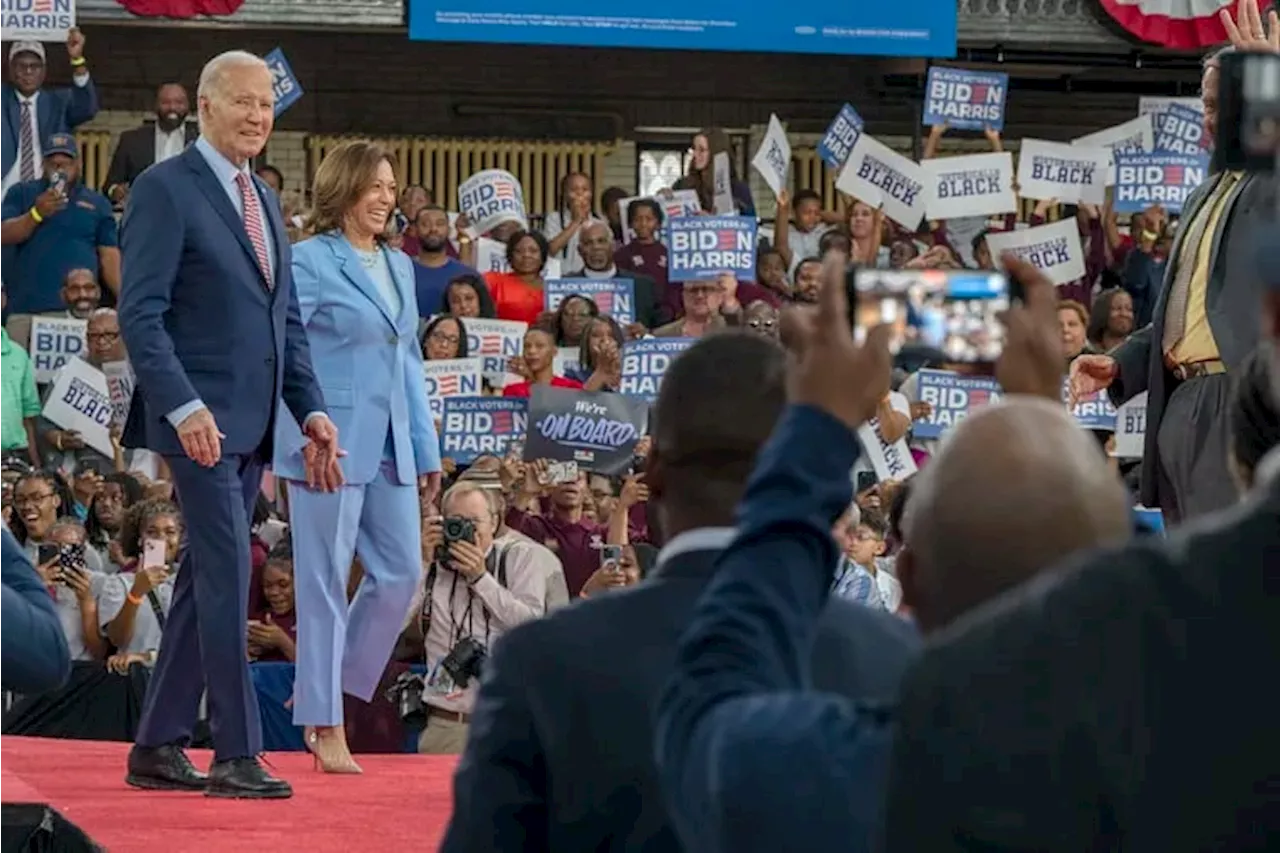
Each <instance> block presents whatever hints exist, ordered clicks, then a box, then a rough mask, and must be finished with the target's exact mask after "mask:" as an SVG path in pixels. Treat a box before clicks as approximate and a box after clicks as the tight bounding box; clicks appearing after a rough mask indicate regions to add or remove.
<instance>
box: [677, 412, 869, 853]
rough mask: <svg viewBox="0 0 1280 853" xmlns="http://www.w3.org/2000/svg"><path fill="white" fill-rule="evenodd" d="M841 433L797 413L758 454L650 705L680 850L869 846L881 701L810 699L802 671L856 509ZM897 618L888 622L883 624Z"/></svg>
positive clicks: (849, 446)
mask: <svg viewBox="0 0 1280 853" xmlns="http://www.w3.org/2000/svg"><path fill="white" fill-rule="evenodd" d="M857 456H858V441H857V438H856V436H855V434H854V432H853V431H852V430H850V429H849V428H848V427H847V426H845V425H844V424H842V423H840V422H839V421H837V420H835V419H834V418H832V417H831V416H830V415H828V414H826V413H824V412H822V411H819V410H817V409H813V408H809V407H804V406H792V407H791V408H790V409H788V410H787V413H786V414H785V415H784V416H783V419H782V421H781V423H780V424H779V426H778V428H777V430H775V432H774V435H773V437H772V438H771V439H770V440H769V443H768V444H767V445H766V446H765V448H764V449H763V450H762V451H761V454H760V460H759V462H758V464H757V465H756V470H755V473H754V474H753V475H752V477H751V481H750V483H749V484H748V486H747V491H746V494H745V495H744V497H743V501H742V503H741V505H740V506H739V510H738V538H737V539H736V540H735V541H734V543H733V544H732V545H730V546H729V548H727V549H726V550H725V551H724V553H723V554H722V555H721V557H720V566H719V571H718V572H717V573H716V576H715V578H714V579H713V580H712V581H711V583H710V585H709V586H708V588H707V591H706V593H704V594H703V596H702V598H701V600H700V601H699V602H698V605H697V607H696V608H695V610H694V613H693V620H692V623H691V624H690V626H689V629H688V630H687V631H686V632H685V634H684V637H683V638H682V640H681V642H680V647H679V650H678V652H677V658H676V663H675V666H674V670H673V673H672V676H671V679H670V680H669V682H668V684H667V689H666V690H665V692H664V693H663V694H662V696H661V698H660V700H659V702H658V707H657V740H656V756H657V761H658V766H659V769H660V779H661V782H662V787H663V792H664V794H665V795H666V798H667V806H668V808H670V809H671V816H672V821H673V823H675V825H676V828H677V830H678V831H679V833H680V838H681V840H682V841H683V842H684V843H685V848H686V849H688V850H698V851H700V852H701V851H706V852H707V853H711V852H712V851H723V853H749V852H750V851H755V850H758V851H762V853H764V851H767V853H783V852H784V851H788V850H794V851H797V853H821V851H824V850H832V851H841V853H856V851H860V850H867V849H870V848H871V847H872V844H873V839H874V837H875V834H876V830H877V827H878V824H879V817H880V809H881V803H882V802H883V794H884V786H885V778H886V776H887V769H888V756H889V752H890V746H891V734H892V731H891V727H890V718H889V703H878V704H877V705H871V704H869V703H855V702H851V701H850V700H849V699H848V698H846V697H844V696H839V695H836V694H835V693H831V692H825V693H824V692H821V691H822V687H823V685H822V684H821V683H820V682H818V681H817V680H816V679H815V678H814V672H813V671H812V670H811V663H810V661H811V659H812V655H813V653H814V651H815V650H816V649H815V644H816V646H817V648H821V645H822V639H821V635H820V634H819V625H820V620H819V614H821V613H822V611H823V608H824V607H825V606H826V605H827V600H828V597H829V590H830V587H831V581H832V576H833V574H834V570H835V567H836V564H837V560H838V557H839V553H838V549H837V547H836V544H835V542H834V540H832V538H831V533H830V531H831V525H832V523H833V522H834V521H835V519H836V517H837V516H839V515H840V513H841V512H843V511H844V510H845V508H847V507H848V506H849V502H850V500H851V499H852V497H853V489H852V485H851V483H850V482H849V475H848V472H849V470H850V469H851V468H852V467H853V464H854V462H855V461H856V460H857ZM889 618H893V617H889Z"/></svg>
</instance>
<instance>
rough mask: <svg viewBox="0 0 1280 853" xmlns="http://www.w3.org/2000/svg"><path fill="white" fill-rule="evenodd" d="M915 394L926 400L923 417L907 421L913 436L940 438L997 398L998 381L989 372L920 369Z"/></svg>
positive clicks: (998, 393) (998, 395) (923, 400)
mask: <svg viewBox="0 0 1280 853" xmlns="http://www.w3.org/2000/svg"><path fill="white" fill-rule="evenodd" d="M916 377H917V380H916V381H917V382H919V383H920V384H919V390H918V393H917V397H918V398H919V400H920V402H921V403H928V404H929V408H930V411H929V414H928V416H927V417H924V418H921V419H920V420H918V421H915V422H914V423H913V424H912V425H911V435H912V436H913V437H915V438H941V437H942V434H943V433H945V432H946V431H947V430H949V429H951V428H952V427H953V426H955V425H956V424H958V423H960V421H962V420H964V419H965V416H967V415H968V414H969V413H971V412H973V411H974V410H975V409H979V408H981V407H983V406H985V405H987V404H988V403H994V402H995V401H997V400H999V399H1000V394H1001V393H1002V392H1001V390H1000V384H999V383H998V382H996V380H995V379H994V378H993V377H991V376H960V375H958V374H955V373H949V372H947V371H943V370H921V371H920V372H919V373H917V374H916Z"/></svg>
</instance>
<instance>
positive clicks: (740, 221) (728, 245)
mask: <svg viewBox="0 0 1280 853" xmlns="http://www.w3.org/2000/svg"><path fill="white" fill-rule="evenodd" d="M755 269H756V218H755V217H754V216H674V217H672V218H671V219H669V220H667V275H668V277H669V278H670V279H671V280H672V281H696V280H698V279H715V278H717V277H719V275H720V273H724V272H731V273H733V274H734V275H736V276H737V277H738V278H739V279H752V278H754V277H755Z"/></svg>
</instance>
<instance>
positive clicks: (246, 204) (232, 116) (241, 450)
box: [120, 51, 341, 797]
mask: <svg viewBox="0 0 1280 853" xmlns="http://www.w3.org/2000/svg"><path fill="white" fill-rule="evenodd" d="M197 101H198V104H199V115H200V130H201V136H200V138H199V139H198V140H197V141H196V143H195V145H193V146H191V147H190V148H188V149H187V150H186V151H185V152H184V153H183V154H181V155H180V156H178V157H174V158H172V159H169V160H166V161H164V162H163V163H159V164H157V165H156V166H154V167H152V168H151V169H149V170H147V172H145V173H144V174H142V175H140V176H139V177H138V179H137V180H136V181H135V182H134V184H133V189H132V191H131V192H130V198H129V204H128V206H127V208H126V210H125V217H124V225H123V228H122V233H123V239H122V248H123V257H124V263H123V274H124V287H123V288H122V293H121V300H120V330H121V332H122V334H123V335H124V339H125V346H126V347H127V349H128V351H129V358H130V360H131V361H132V363H133V369H134V372H135V374H136V375H137V385H136V392H135V394H134V397H133V404H132V406H131V407H130V410H129V418H128V421H127V423H126V425H125V430H124V442H125V444H126V446H129V447H147V448H149V449H151V450H153V451H156V452H158V453H162V454H164V456H165V458H166V459H167V461H168V463H169V468H170V470H171V471H172V474H173V481H174V487H175V489H176V490H177V496H178V499H179V501H180V502H181V505H182V510H183V513H184V515H185V516H186V519H187V543H186V547H185V549H184V553H183V557H182V561H181V564H180V567H179V569H178V578H177V583H176V586H175V587H174V593H173V605H172V608H171V610H170V612H169V618H168V620H167V622H166V624H165V628H164V637H163V642H162V644H161V647H160V657H159V660H158V661H157V663H156V670H155V675H154V676H153V678H152V681H151V687H150V689H149V690H148V691H147V698H146V704H145V705H144V707H143V712H142V720H141V723H140V724H139V727H138V736H137V740H136V743H135V745H134V748H133V750H132V751H131V752H130V754H129V773H128V776H127V777H126V781H127V782H128V783H129V784H131V785H133V786H135V787H139V788H148V789H153V790H154V789H162V790H174V789H178V790H183V789H185V790H191V789H204V791H205V793H206V794H207V795H209V796H221V797H288V796H291V794H292V790H291V789H290V787H289V785H288V783H287V782H284V781H282V780H280V779H276V778H273V777H272V776H270V775H269V774H267V772H266V771H265V770H263V768H262V766H261V765H260V764H259V763H258V760H257V754H258V753H259V752H260V751H261V749H262V732H261V728H260V723H259V718H258V703H257V699H256V698H255V695H254V691H253V685H252V683H251V682H250V679H249V669H248V664H247V663H246V655H245V648H246V639H247V636H246V630H247V629H246V624H245V614H246V612H247V610H248V595H249V577H250V559H249V518H250V516H251V515H252V512H253V506H254V502H255V498H256V496H257V494H258V490H259V487H260V484H261V480H262V471H263V465H264V462H265V461H266V460H269V459H270V458H271V452H272V448H271V442H272V430H273V427H274V422H275V417H276V411H277V408H278V404H279V402H280V400H281V399H283V401H284V404H285V405H286V406H288V407H289V410H290V411H291V412H292V413H293V415H294V417H295V418H296V419H297V421H298V423H300V424H303V431H304V432H305V433H306V435H307V437H308V438H309V439H310V443H309V445H308V448H307V451H306V454H307V460H308V474H309V480H310V481H311V482H312V484H313V485H320V486H324V487H333V486H336V485H338V484H340V482H341V471H340V469H339V468H338V460H337V457H338V454H339V451H338V446H337V429H336V428H335V427H334V426H333V423H332V422H331V421H330V420H329V418H328V416H327V415H326V414H325V404H324V399H323V397H322V395H321V392H320V387H319V385H318V384H317V382H316V377H315V374H314V373H313V372H312V368H311V355H310V352H309V350H308V348H307V339H306V333H305V331H304V329H303V326H302V323H301V319H300V314H299V309H298V299H297V295H296V293H295V292H294V287H293V280H292V277H291V274H290V251H289V240H288V237H287V236H286V234H285V229H284V223H283V221H281V218H280V212H279V209H278V207H277V205H276V204H275V203H274V201H273V196H272V195H271V193H270V192H269V191H268V190H267V187H266V186H265V185H264V184H263V183H262V182H261V181H260V180H258V179H257V178H255V177H254V176H253V174H252V173H251V171H250V170H249V161H250V160H251V159H252V158H253V157H255V156H257V154H259V153H260V152H261V151H262V149H263V146H265V145H266V142H267V137H268V136H269V135H270V133H271V126H272V110H273V107H274V95H273V92H272V86H271V73H270V71H269V70H268V68H267V66H266V63H264V62H263V61H262V60H261V59H260V58H258V57H256V56H254V55H253V54H250V53H245V52H243V51H230V52H228V53H224V54H221V55H219V56H217V57H215V58H214V59H212V60H210V62H209V63H208V64H207V65H206V66H205V67H204V70H203V71H202V72H201V75H200V87H199V90H198V94H197ZM206 684H207V687H208V699H209V710H210V716H211V723H212V729H213V745H214V760H213V765H212V767H211V768H210V771H209V774H208V776H207V777H206V776H205V775H204V774H201V773H199V772H197V771H196V769H195V768H194V767H193V766H192V765H191V763H190V761H188V760H187V757H186V755H185V754H184V752H183V747H184V746H185V744H186V743H187V742H188V741H189V740H190V737H191V731H192V727H193V725H194V723H195V721H196V714H197V711H198V709H199V705H200V697H201V694H202V693H204V692H205V688H206Z"/></svg>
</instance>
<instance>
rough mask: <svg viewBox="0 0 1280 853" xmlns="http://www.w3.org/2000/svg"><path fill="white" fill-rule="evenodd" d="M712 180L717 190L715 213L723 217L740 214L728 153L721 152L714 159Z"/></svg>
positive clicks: (714, 200)
mask: <svg viewBox="0 0 1280 853" xmlns="http://www.w3.org/2000/svg"><path fill="white" fill-rule="evenodd" d="M711 180H712V185H713V187H714V190H715V193H714V198H713V202H714V204H713V206H714V208H715V212H716V213H719V214H721V215H722V216H733V215H734V214H735V213H737V212H738V206H737V205H736V204H734V201H733V170H732V169H730V168H729V152H728V151H721V152H720V153H719V154H717V155H716V156H715V157H714V158H713V159H712V161H711Z"/></svg>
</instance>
